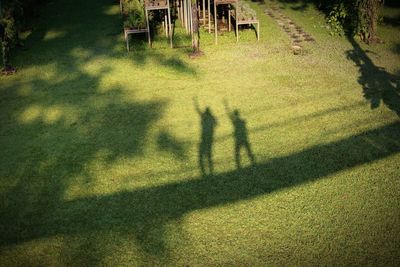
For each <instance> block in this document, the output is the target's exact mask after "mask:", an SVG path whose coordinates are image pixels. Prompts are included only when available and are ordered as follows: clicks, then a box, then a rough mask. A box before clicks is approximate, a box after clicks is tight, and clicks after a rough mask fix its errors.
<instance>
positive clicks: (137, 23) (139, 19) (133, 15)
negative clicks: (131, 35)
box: [123, 0, 146, 29]
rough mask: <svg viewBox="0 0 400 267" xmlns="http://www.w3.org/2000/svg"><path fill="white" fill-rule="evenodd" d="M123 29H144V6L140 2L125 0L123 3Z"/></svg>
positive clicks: (138, 0)
mask: <svg viewBox="0 0 400 267" xmlns="http://www.w3.org/2000/svg"><path fill="white" fill-rule="evenodd" d="M123 15H124V28H136V29H140V28H144V27H146V17H145V13H144V4H143V2H142V1H140V0H125V1H124V2H123Z"/></svg>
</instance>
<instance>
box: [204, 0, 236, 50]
mask: <svg viewBox="0 0 400 267" xmlns="http://www.w3.org/2000/svg"><path fill="white" fill-rule="evenodd" d="M233 4H236V5H237V4H238V0H214V32H215V44H218V19H217V6H219V5H233ZM230 12H231V10H229V13H228V27H229V31H230V27H231V16H230ZM236 13H237V10H236V9H235V14H236ZM236 17H237V16H236ZM209 25H210V23H209ZM237 28H238V26H237V25H236V29H237ZM236 35H237V33H236Z"/></svg>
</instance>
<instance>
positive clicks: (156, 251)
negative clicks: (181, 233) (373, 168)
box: [1, 123, 400, 256]
mask: <svg viewBox="0 0 400 267" xmlns="http://www.w3.org/2000/svg"><path fill="white" fill-rule="evenodd" d="M399 140H400V123H392V124H389V125H386V126H383V127H380V128H377V129H374V130H370V131H367V132H364V133H361V134H358V135H354V136H350V137H348V138H345V139H342V140H338V141H335V142H331V143H328V144H323V145H317V146H314V147H310V148H308V149H305V150H303V151H300V152H296V153H293V154H290V155H287V156H282V157H277V158H272V159H270V160H268V161H265V162H260V163H259V164H257V165H256V166H253V167H247V168H242V169H240V170H235V171H228V172H224V173H220V174H215V175H214V176H213V177H212V179H198V177H188V179H187V180H185V181H183V182H175V183H170V184H166V185H160V186H157V187H152V188H143V189H137V190H134V191H121V192H118V193H114V194H111V195H106V196H93V197H82V198H76V199H73V200H61V199H60V200H59V202H58V203H57V208H55V209H52V210H51V212H50V211H49V210H48V209H46V208H42V209H39V210H32V211H31V213H29V214H26V215H25V217H23V218H20V219H21V222H23V225H19V226H13V227H12V228H11V229H12V230H10V228H8V229H6V228H2V229H1V231H2V232H1V236H2V238H1V246H5V245H12V244H18V243H20V242H25V241H29V240H34V239H39V238H48V237H51V236H59V235H68V236H69V235H73V236H76V235H88V234H90V233H93V232H96V231H98V232H102V231H109V232H114V231H115V232H119V233H121V232H123V233H126V234H127V235H129V237H132V238H134V240H135V243H136V244H138V245H139V246H140V248H141V249H143V250H144V251H145V252H146V253H150V254H151V255H160V256H161V255H168V246H169V244H168V240H167V237H166V232H167V224H168V223H169V222H174V221H179V220H180V219H181V218H182V216H184V215H185V214H188V213H189V212H192V211H196V210H200V209H207V208H212V207H215V206H219V205H224V204H232V203H235V202H238V201H243V200H250V199H253V198H256V197H259V196H262V195H265V194H269V193H271V192H274V191H278V190H281V189H284V188H291V187H295V186H298V185H301V184H304V183H309V182H313V181H316V180H318V179H322V178H324V177H327V176H329V175H332V174H334V173H336V172H340V171H344V170H347V169H351V168H354V167H357V166H360V165H364V164H368V163H371V162H374V161H377V160H380V159H384V158H386V157H389V156H392V155H395V154H398V153H399V152H400V143H399ZM128 233H129V234H128Z"/></svg>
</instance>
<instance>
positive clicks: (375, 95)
mask: <svg viewBox="0 0 400 267" xmlns="http://www.w3.org/2000/svg"><path fill="white" fill-rule="evenodd" d="M347 38H348V40H349V42H350V43H351V45H352V46H353V49H352V50H349V51H347V52H346V54H347V58H348V59H351V60H352V61H354V63H355V64H356V66H358V67H359V73H360V77H359V79H358V83H359V84H360V85H361V86H362V87H363V93H364V97H365V98H366V99H367V100H368V101H369V102H370V105H371V109H375V108H377V107H379V106H380V105H381V103H383V104H384V105H385V106H386V107H388V108H389V109H390V110H392V111H393V112H395V113H396V114H397V115H398V116H400V77H399V76H397V75H394V74H391V73H389V72H387V71H386V70H385V69H384V68H382V67H379V66H375V64H374V63H373V62H372V60H371V59H370V58H369V56H368V55H367V52H366V51H364V50H363V49H362V48H361V47H360V45H359V44H358V43H357V42H356V41H355V40H354V38H353V37H351V36H348V37H347Z"/></svg>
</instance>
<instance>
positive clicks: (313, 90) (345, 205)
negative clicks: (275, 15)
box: [0, 0, 400, 266]
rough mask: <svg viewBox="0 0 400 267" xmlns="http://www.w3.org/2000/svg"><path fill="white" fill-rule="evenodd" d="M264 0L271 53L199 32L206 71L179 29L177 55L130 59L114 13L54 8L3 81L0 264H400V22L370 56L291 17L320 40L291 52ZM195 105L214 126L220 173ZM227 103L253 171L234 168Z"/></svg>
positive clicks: (157, 47) (44, 12)
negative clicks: (204, 159) (205, 163)
mask: <svg viewBox="0 0 400 267" xmlns="http://www.w3.org/2000/svg"><path fill="white" fill-rule="evenodd" d="M283 2H285V1H283ZM274 3H275V4H277V5H278V6H279V5H280V4H279V2H277V1H275V2H274ZM250 4H251V6H252V7H253V8H254V9H255V10H256V11H257V14H258V17H259V19H260V22H261V40H260V41H259V42H256V37H255V34H254V32H253V31H250V30H245V31H244V32H243V33H241V40H240V42H239V43H238V44H236V43H235V37H234V34H233V33H229V34H224V36H221V37H220V38H219V44H218V46H215V45H214V44H213V41H214V40H213V35H212V34H211V35H209V34H208V32H206V31H202V32H201V47H202V50H203V51H204V53H205V55H204V56H203V57H201V58H197V59H194V60H191V59H189V57H188V53H189V51H190V47H188V46H190V38H187V37H185V36H184V34H183V32H184V31H183V30H182V29H179V27H177V29H176V36H175V44H176V45H177V46H179V48H175V49H170V48H168V41H167V40H166V39H165V38H161V37H158V38H157V40H156V41H155V43H154V46H153V49H149V48H146V45H145V44H146V39H145V37H144V36H143V37H136V38H135V40H134V41H133V45H132V48H133V50H134V51H133V52H130V53H127V52H126V48H125V43H124V41H123V36H122V30H121V24H122V22H121V18H120V15H119V6H118V3H115V1H111V0H87V1H77V0H53V1H49V2H48V3H47V4H46V5H44V6H43V7H41V8H40V10H41V11H40V14H39V17H38V18H37V19H36V21H35V24H34V30H33V31H32V32H31V33H25V35H24V36H25V47H26V50H21V51H18V53H17V55H16V56H15V57H14V58H13V62H14V64H15V65H16V66H17V67H18V73H17V74H16V75H13V76H8V77H4V76H3V77H0V196H1V198H0V199H1V202H0V265H1V266H14V265H18V266H96V265H106V266H120V265H125V266H137V265H149V266H152V265H170V266H215V265H238V266H257V265H258V266H282V265H284V266H292V265H299V266H310V265H360V266H363V265H373V266H374V265H392V266H398V265H399V264H400V252H399V248H400V209H399V207H400V153H399V152H400V122H399V115H398V114H400V112H399V103H400V100H399V99H400V97H399V85H400V82H399V75H400V64H399V62H400V51H399V44H400V34H399V33H400V31H399V30H400V28H399V24H398V21H399V20H398V19H399V16H400V10H399V9H396V8H390V7H386V8H385V13H384V16H385V17H384V22H385V24H382V25H380V28H379V35H380V36H381V37H382V38H383V39H384V40H385V44H382V45H373V46H366V45H363V44H360V43H358V41H357V40H354V39H352V38H346V37H333V36H330V35H329V31H328V30H327V29H326V25H325V22H324V17H323V15H322V14H320V13H318V12H317V11H316V10H315V9H314V8H313V7H312V6H304V5H301V4H299V5H297V4H282V7H283V8H284V9H283V10H282V12H283V13H285V14H286V15H288V16H289V17H291V18H292V19H293V20H294V21H295V22H296V23H297V24H298V25H300V26H302V27H303V29H304V30H305V31H306V32H309V33H310V34H311V35H312V36H313V37H314V38H315V40H316V42H310V43H307V44H305V45H304V48H303V50H302V53H301V54H300V55H294V54H293V52H292V51H291V42H290V39H289V38H288V36H287V35H286V33H285V32H283V31H282V30H281V29H280V27H279V26H278V24H277V23H276V22H275V21H274V20H273V19H272V18H271V17H268V16H266V15H265V14H264V13H263V11H264V9H265V8H268V7H270V6H271V3H270V1H266V3H265V4H257V3H252V2H250ZM385 18H386V19H385ZM178 24H179V23H177V25H178ZM162 35H163V34H162V32H161V33H159V36H162ZM193 98H197V99H198V101H199V104H200V107H201V108H202V109H204V108H205V107H207V106H208V107H209V108H210V109H211V112H212V113H213V115H214V116H215V118H216V119H217V121H218V125H217V127H216V128H215V138H214V146H213V152H214V154H213V162H214V166H215V175H213V176H202V175H201V172H200V169H199V166H198V147H199V141H200V132H201V128H200V117H199V115H198V114H197V113H196V110H195V108H194V105H193ZM224 101H227V102H228V103H229V105H230V106H231V108H232V109H238V111H239V112H240V114H241V116H242V118H243V119H244V120H245V121H246V126H247V132H248V137H249V142H250V144H251V147H252V149H253V153H254V155H255V158H256V165H255V166H250V164H249V159H248V158H247V156H246V154H245V153H244V151H242V152H243V155H242V163H243V168H242V169H240V170H237V169H236V166H235V158H234V153H235V151H234V137H233V134H232V131H233V128H232V125H231V122H230V120H229V118H228V116H227V114H226V112H225V109H224ZM396 112H397V113H396Z"/></svg>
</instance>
